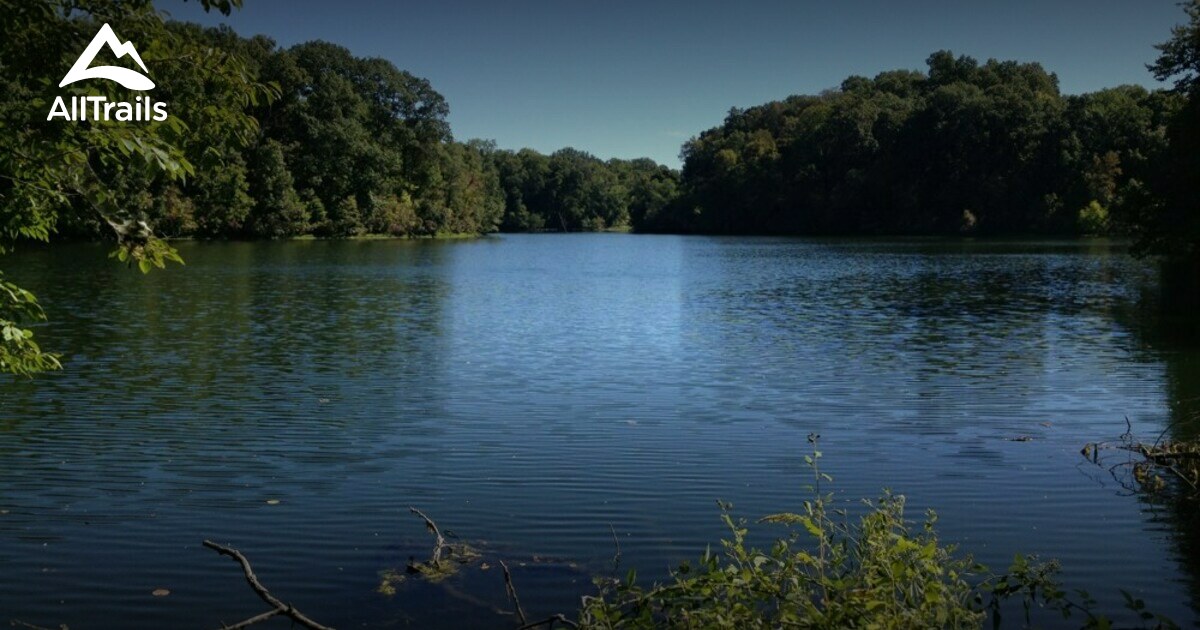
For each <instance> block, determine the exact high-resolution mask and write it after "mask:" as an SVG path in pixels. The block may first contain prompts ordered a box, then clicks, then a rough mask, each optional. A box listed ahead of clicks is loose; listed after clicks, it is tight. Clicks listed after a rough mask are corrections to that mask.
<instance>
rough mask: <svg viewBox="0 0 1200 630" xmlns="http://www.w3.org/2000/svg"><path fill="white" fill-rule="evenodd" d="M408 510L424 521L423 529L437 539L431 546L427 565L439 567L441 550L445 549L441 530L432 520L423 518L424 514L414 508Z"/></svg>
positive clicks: (444, 540)
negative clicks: (431, 552)
mask: <svg viewBox="0 0 1200 630" xmlns="http://www.w3.org/2000/svg"><path fill="white" fill-rule="evenodd" d="M408 509H409V511H410V512H412V513H413V514H416V515H417V516H420V517H421V519H423V520H424V521H425V528H426V529H428V530H429V531H430V533H432V534H433V535H434V537H435V538H436V539H437V540H436V542H435V543H434V545H433V554H432V555H431V556H430V558H429V563H430V564H432V565H433V566H435V567H436V566H439V565H440V564H441V562H442V549H444V548H445V547H446V537H445V536H443V535H442V530H440V529H438V526H437V523H434V522H433V519H431V518H429V517H428V516H425V513H424V512H422V511H421V510H418V509H417V508H415V507H409V508H408Z"/></svg>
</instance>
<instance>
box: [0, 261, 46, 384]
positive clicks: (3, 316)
mask: <svg viewBox="0 0 1200 630" xmlns="http://www.w3.org/2000/svg"><path fill="white" fill-rule="evenodd" d="M45 319H46V315H45V314H44V313H43V312H42V307H41V306H39V305H38V302H37V298H35V297H34V296H33V294H32V293H30V292H29V291H26V290H25V289H22V288H21V287H18V286H17V285H15V284H13V283H11V282H7V281H5V280H4V276H3V274H0V373H3V372H7V373H10V374H18V375H21V376H31V375H33V374H35V373H37V372H45V371H47V370H56V369H59V368H60V367H61V365H60V364H59V362H58V355H55V354H50V353H46V352H43V351H42V349H41V347H40V346H38V344H37V342H36V341H34V340H33V331H32V330H30V329H29V328H25V325H26V324H28V323H30V322H38V321H43V320H45Z"/></svg>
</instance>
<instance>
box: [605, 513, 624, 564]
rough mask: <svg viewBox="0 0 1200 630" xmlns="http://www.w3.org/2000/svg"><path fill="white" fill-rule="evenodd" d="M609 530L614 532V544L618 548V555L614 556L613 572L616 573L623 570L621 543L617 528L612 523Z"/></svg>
mask: <svg viewBox="0 0 1200 630" xmlns="http://www.w3.org/2000/svg"><path fill="white" fill-rule="evenodd" d="M608 529H609V531H611V532H612V536H613V544H614V545H616V546H617V553H616V554H615V555H613V571H616V570H617V569H619V568H621V541H620V540H617V528H615V527H613V525H612V523H609V524H608Z"/></svg>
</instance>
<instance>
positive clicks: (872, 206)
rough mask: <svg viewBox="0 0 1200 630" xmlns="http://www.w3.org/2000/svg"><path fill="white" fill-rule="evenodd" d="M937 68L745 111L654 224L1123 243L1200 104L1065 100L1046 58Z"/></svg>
mask: <svg viewBox="0 0 1200 630" xmlns="http://www.w3.org/2000/svg"><path fill="white" fill-rule="evenodd" d="M928 67H929V68H928V72H924V73H922V72H914V71H903V70H901V71H892V72H884V73H882V74H879V75H878V76H876V77H875V78H873V79H870V78H865V77H857V76H856V77H850V78H848V79H846V80H845V81H844V82H843V83H842V85H841V87H840V88H839V89H837V90H832V91H829V92H826V93H823V94H820V95H816V96H792V97H790V98H787V99H785V100H783V101H777V102H772V103H767V104H765V105H760V106H757V107H751V108H749V109H744V110H742V109H734V110H732V111H731V112H730V113H729V116H728V117H727V118H726V119H725V122H724V124H722V125H721V126H720V127H717V128H714V129H710V130H708V131H705V132H703V133H701V134H700V135H699V136H698V137H696V138H693V139H692V140H690V141H689V142H687V143H686V144H685V145H684V147H683V153H682V156H683V159H684V166H683V174H682V186H681V190H682V196H681V198H680V199H678V200H677V202H676V203H675V204H673V206H672V207H671V209H670V211H669V212H668V213H666V214H664V215H660V216H658V217H655V218H654V220H652V221H649V222H647V223H646V224H645V225H643V226H640V227H641V228H642V229H647V230H657V231H677V232H704V233H785V234H844V233H874V234H955V233H977V234H989V233H990V234H996V233H1053V234H1079V233H1096V232H1110V231H1115V232H1122V231H1130V230H1133V229H1134V228H1135V224H1136V222H1137V221H1138V220H1139V217H1140V216H1141V214H1142V213H1143V212H1144V210H1145V208H1147V207H1148V206H1151V205H1153V204H1155V203H1157V200H1156V199H1155V198H1154V193H1153V191H1152V190H1151V186H1150V184H1151V182H1152V180H1154V179H1155V178H1156V177H1157V176H1158V173H1160V172H1162V170H1163V162H1164V160H1165V159H1166V157H1167V148H1168V144H1169V143H1168V139H1167V135H1168V134H1167V128H1168V126H1169V124H1170V123H1171V121H1172V120H1173V119H1174V118H1175V117H1176V116H1177V115H1178V114H1179V112H1180V111H1181V109H1182V107H1183V104H1184V100H1185V99H1184V97H1183V96H1181V95H1179V94H1176V93H1173V92H1168V91H1148V90H1146V89H1144V88H1142V87H1138V86H1121V87H1116V88H1111V89H1105V90H1101V91H1098V92H1093V93H1089V94H1083V95H1078V96H1074V95H1063V94H1062V93H1060V91H1059V87H1058V80H1057V77H1055V75H1053V74H1051V73H1048V72H1046V71H1045V70H1044V69H1043V68H1042V67H1041V66H1040V65H1038V64H1036V63H1017V62H1014V61H995V60H989V61H987V62H986V63H982V64H980V63H978V62H977V61H975V60H974V59H971V58H970V57H963V56H960V57H955V56H954V55H953V54H951V53H950V52H946V51H942V52H937V53H934V54H933V55H932V56H930V57H929V59H928Z"/></svg>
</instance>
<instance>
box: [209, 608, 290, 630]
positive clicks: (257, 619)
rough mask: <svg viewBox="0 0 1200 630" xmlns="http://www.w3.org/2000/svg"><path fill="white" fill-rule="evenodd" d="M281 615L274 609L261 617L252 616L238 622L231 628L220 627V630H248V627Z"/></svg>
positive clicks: (280, 612)
mask: <svg viewBox="0 0 1200 630" xmlns="http://www.w3.org/2000/svg"><path fill="white" fill-rule="evenodd" d="M281 614H283V612H282V611H280V610H279V609H278V608H276V609H275V610H268V611H267V612H265V613H263V614H261V615H254V616H253V617H251V618H249V619H247V620H245V621H239V622H237V623H235V624H233V625H232V626H226V625H222V626H221V630H240V629H241V628H249V627H250V626H253V625H254V624H256V623H259V622H261V621H266V620H268V619H270V618H272V617H275V616H277V615H281Z"/></svg>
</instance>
